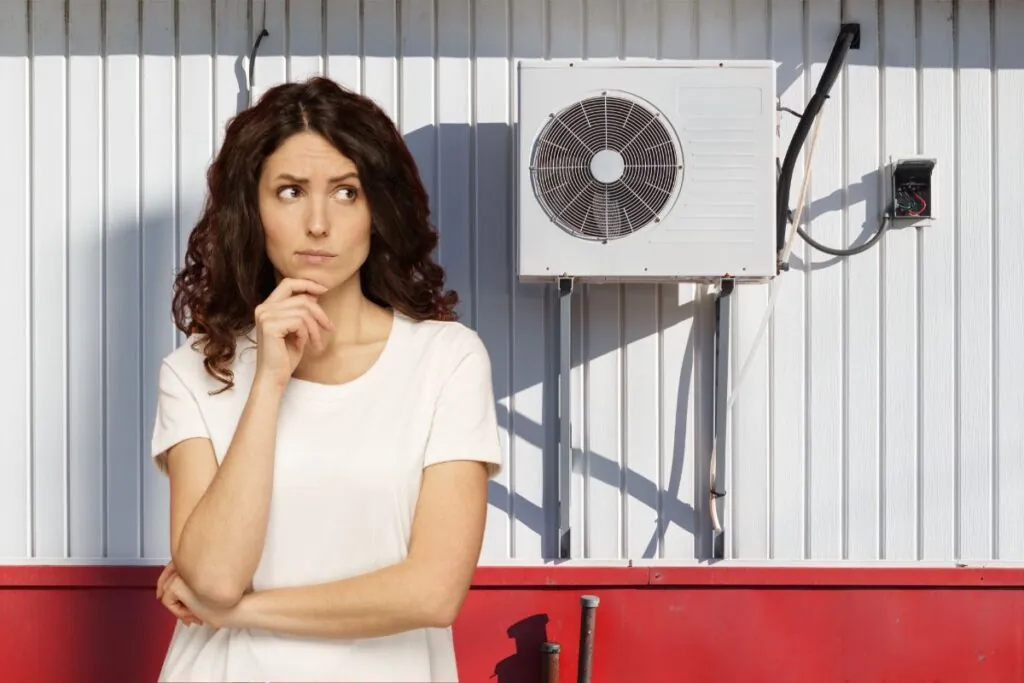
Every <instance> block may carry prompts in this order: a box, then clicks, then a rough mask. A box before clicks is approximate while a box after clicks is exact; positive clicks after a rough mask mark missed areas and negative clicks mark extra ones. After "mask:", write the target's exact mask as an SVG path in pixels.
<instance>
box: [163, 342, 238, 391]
mask: <svg viewBox="0 0 1024 683" xmlns="http://www.w3.org/2000/svg"><path fill="white" fill-rule="evenodd" d="M205 348H206V338H205V337H204V336H203V335H199V334H192V335H189V336H188V337H187V338H186V339H185V340H184V341H183V342H182V343H181V344H179V345H178V347H177V348H175V349H174V350H173V351H171V352H170V353H169V354H167V355H166V356H164V357H163V359H162V365H163V366H164V367H166V368H169V369H170V370H171V371H173V372H174V374H175V375H177V376H178V379H179V380H180V381H181V382H182V383H183V384H185V385H186V386H187V387H188V388H190V389H192V390H199V389H202V390H208V389H211V388H218V387H223V384H222V383H221V382H220V380H218V379H216V378H214V377H213V376H211V375H210V374H209V372H208V371H207V369H206V353H205ZM252 349H254V344H253V342H252V340H251V339H249V338H248V337H247V336H245V335H240V336H239V337H237V338H236V340H235V354H234V359H233V360H232V362H231V363H230V364H229V366H228V369H229V370H231V371H232V372H233V373H234V374H235V375H236V378H237V375H238V370H240V369H241V368H242V367H243V366H244V365H245V364H247V363H251V362H252V361H253V360H255V354H254V353H251V350H252ZM250 356H251V358H250Z"/></svg>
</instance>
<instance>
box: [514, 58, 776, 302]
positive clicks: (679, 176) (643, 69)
mask: <svg viewBox="0 0 1024 683" xmlns="http://www.w3.org/2000/svg"><path fill="white" fill-rule="evenodd" d="M518 109H519V111H518V114H519V119H518V124H519V128H518V135H519V141H518V210H517V216H518V243H519V265H518V267H519V271H518V272H519V277H520V279H521V280H523V281H542V280H544V281H552V280H556V279H559V278H574V279H579V280H582V281H606V282H608V281H610V282H640V281H670V282H673V281H674V282H686V281H691V282H706V281H713V280H718V279H720V278H723V277H730V278H734V279H735V280H736V281H737V282H743V281H761V280H764V279H767V278H771V277H774V276H775V275H776V258H777V253H776V234H775V232H776V231H775V219H776V212H775V193H776V189H775V180H776V108H775V63H774V62H771V61H737V62H719V61H713V62H712V61H665V60H657V61H655V60H642V61H641V60H636V61H634V60H629V61H604V60H601V61H599V60H587V61H570V60H556V61H551V60H524V61H521V62H520V63H519V65H518Z"/></svg>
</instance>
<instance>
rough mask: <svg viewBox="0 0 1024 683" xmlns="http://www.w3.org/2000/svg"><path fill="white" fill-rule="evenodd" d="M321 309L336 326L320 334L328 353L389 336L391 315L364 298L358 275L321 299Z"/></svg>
mask: <svg viewBox="0 0 1024 683" xmlns="http://www.w3.org/2000/svg"><path fill="white" fill-rule="evenodd" d="M319 304H320V307H321V308H323V310H324V313H326V314H327V317H328V318H329V319H330V321H331V323H333V325H334V330H333V331H331V332H328V331H326V330H323V331H322V332H321V335H322V338H323V340H324V342H325V343H326V345H327V349H326V350H325V352H327V351H330V350H332V349H337V348H339V347H341V346H347V345H352V344H360V343H366V342H368V341H373V340H375V339H377V338H378V337H380V336H381V333H382V332H383V336H384V337H386V336H387V331H388V329H389V328H390V313H389V312H388V311H387V310H385V309H383V308H382V307H380V306H378V305H376V304H374V303H373V302H372V301H370V300H369V299H367V298H366V296H365V295H364V294H363V290H362V286H361V285H360V282H359V276H358V274H357V275H355V276H353V277H352V278H351V279H350V280H348V281H347V282H345V283H343V284H341V285H338V286H337V287H335V288H334V289H332V290H330V291H329V292H327V293H326V294H324V295H323V296H321V297H320V298H319Z"/></svg>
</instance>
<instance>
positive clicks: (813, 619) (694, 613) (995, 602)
mask: <svg viewBox="0 0 1024 683" xmlns="http://www.w3.org/2000/svg"><path fill="white" fill-rule="evenodd" d="M159 572H160V568H159V567H83V566H77V567H69V566H56V567H55V566H46V567H33V566H17V567H0V680H3V681H22V680H25V681H28V680H31V681H38V682H39V683H51V682H52V683H71V682H77V681H82V682H83V683H91V682H92V681H96V682H97V683H98V682H99V681H104V682H106V681H128V680H131V681H152V680H154V679H155V677H156V674H157V672H158V670H159V668H160V664H161V661H162V658H163V653H164V649H165V647H166V644H167V639H168V637H169V635H170V632H171V628H172V627H173V621H172V617H170V615H168V614H167V613H166V612H165V611H164V610H163V608H162V607H161V606H160V605H159V604H158V603H157V602H156V600H155V599H154V597H153V585H154V582H155V580H156V577H157V576H158V575H159ZM1022 588H1024V569H1002V568H999V569H982V568H943V569H929V568H916V567H908V568H888V567H886V568H857V567H839V568H822V569H816V568H803V567H801V568H785V567H735V566H733V567H714V566H712V567H655V568H646V567H623V568H615V567H557V566H556V567H482V568H481V569H480V570H479V571H478V572H477V575H476V580H475V582H474V588H473V590H472V591H471V592H470V596H469V598H468V599H467V601H466V604H465V606H464V608H463V611H462V614H461V615H460V617H459V620H458V622H457V623H456V626H455V639H456V648H457V650H458V655H459V665H460V672H461V677H462V681H463V683H475V682H476V681H480V682H481V683H483V682H487V683H537V681H538V672H539V666H540V655H539V647H540V643H541V642H543V641H544V640H545V639H550V640H555V641H558V642H560V643H561V644H562V666H561V669H562V681H563V682H564V683H571V682H572V681H575V676H576V656H577V647H576V645H577V639H578V637H579V631H578V630H579V596H580V595H581V594H584V593H592V594H596V595H598V596H600V597H601V605H600V607H599V608H598V615H597V629H596V646H595V653H594V678H593V681H594V683H620V682H623V683H624V682H626V681H644V682H645V683H668V682H669V681H672V682H673V683H681V682H685V681H701V682H704V681H714V682H715V683H730V682H732V681H735V682H737V683H739V682H742V683H756V682H757V681H766V682H772V683H776V682H779V683H782V682H788V681H792V682H796V683H804V682H806V683H812V682H813V683H828V682H831V681H853V682H857V683H860V682H870V681H899V683H913V682H915V681H920V682H921V683H924V682H925V681H928V682H935V681H949V682H960V681H970V682H971V683H988V682H993V683H994V682H996V681H1020V680H1024V619H1021V615H1022V614H1024V590H1021V589H1022Z"/></svg>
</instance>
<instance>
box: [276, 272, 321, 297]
mask: <svg viewBox="0 0 1024 683" xmlns="http://www.w3.org/2000/svg"><path fill="white" fill-rule="evenodd" d="M326 292H327V288H326V287H324V286H323V285H322V284H320V283H318V282H313V281H312V280H302V279H299V278H288V277H286V278H285V279H283V280H281V282H279V283H278V285H277V287H275V288H274V291H273V292H271V293H270V296H268V297H267V302H268V303H272V302H277V301H284V300H285V299H287V298H288V297H292V296H295V295H296V294H312V295H313V296H320V295H321V294H324V293H326Z"/></svg>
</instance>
